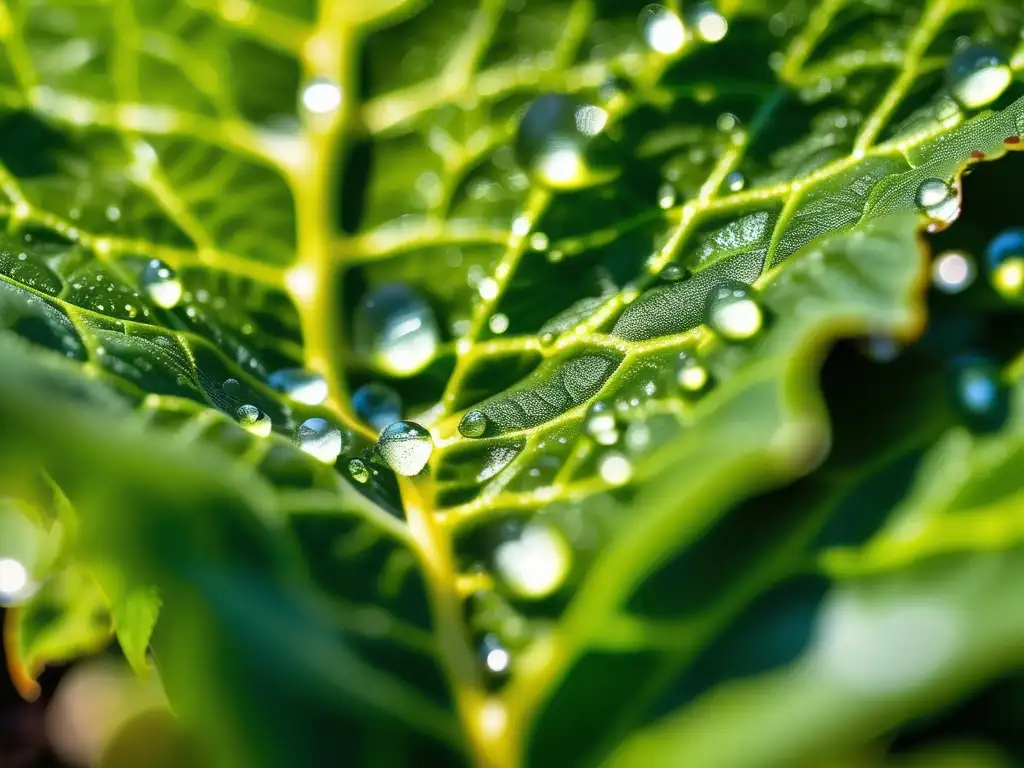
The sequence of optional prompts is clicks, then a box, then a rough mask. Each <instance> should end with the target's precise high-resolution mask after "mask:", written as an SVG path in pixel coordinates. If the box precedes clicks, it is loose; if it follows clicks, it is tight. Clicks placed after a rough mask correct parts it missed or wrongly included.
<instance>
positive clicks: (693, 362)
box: [676, 352, 711, 395]
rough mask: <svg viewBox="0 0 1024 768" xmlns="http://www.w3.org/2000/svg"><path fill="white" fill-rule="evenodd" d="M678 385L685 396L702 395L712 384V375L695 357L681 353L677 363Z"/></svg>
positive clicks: (687, 353)
mask: <svg viewBox="0 0 1024 768" xmlns="http://www.w3.org/2000/svg"><path fill="white" fill-rule="evenodd" d="M676 383H677V384H679V388H680V389H681V390H682V391H683V393H684V394H687V395H696V394H700V393H701V392H703V391H704V390H705V389H706V388H707V386H708V384H710V383H711V374H710V373H709V372H708V369H707V368H706V367H705V366H704V364H703V363H702V362H701V361H700V360H698V359H697V358H696V357H695V356H694V355H692V354H690V353H689V352H680V353H679V360H678V362H677V363H676Z"/></svg>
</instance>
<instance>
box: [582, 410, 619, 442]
mask: <svg viewBox="0 0 1024 768" xmlns="http://www.w3.org/2000/svg"><path fill="white" fill-rule="evenodd" d="M583 428H584V429H585V430H586V432H587V434H588V435H590V437H591V438H592V439H593V441H594V442H595V443H597V444H598V445H614V444H615V443H616V442H617V441H618V439H619V427H618V423H617V421H616V419H615V410H614V409H613V408H612V407H611V405H609V404H608V403H594V404H593V405H592V406H590V408H589V410H587V416H586V419H585V420H584V422H583Z"/></svg>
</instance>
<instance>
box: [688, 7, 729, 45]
mask: <svg viewBox="0 0 1024 768" xmlns="http://www.w3.org/2000/svg"><path fill="white" fill-rule="evenodd" d="M686 26H687V28H688V29H692V30H694V31H695V32H696V35H697V37H699V38H700V39H701V40H703V41H704V42H706V43H717V42H718V41H719V40H721V39H722V38H723V37H725V35H726V33H728V31H729V22H728V21H726V20H725V17H724V16H723V15H722V14H720V13H719V12H718V11H717V10H716V9H715V7H714V5H712V4H711V3H702V4H700V5H695V6H693V8H692V9H691V10H690V11H689V12H688V13H687V14H686Z"/></svg>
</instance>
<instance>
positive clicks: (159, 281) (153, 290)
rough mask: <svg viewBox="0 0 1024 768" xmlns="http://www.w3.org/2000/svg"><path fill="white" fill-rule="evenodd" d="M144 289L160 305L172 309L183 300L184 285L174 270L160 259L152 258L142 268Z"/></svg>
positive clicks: (142, 285)
mask: <svg viewBox="0 0 1024 768" xmlns="http://www.w3.org/2000/svg"><path fill="white" fill-rule="evenodd" d="M140 282H141V287H142V290H143V291H145V293H146V295H147V296H149V298H150V299H151V300H152V301H153V303H154V304H156V305H157V306H159V307H163V308H164V309H172V308H173V307H175V306H177V304H178V302H179V301H181V296H182V292H183V289H182V286H181V281H180V280H178V276H177V275H176V274H175V273H174V270H173V269H171V268H170V267H169V266H167V265H166V264H164V263H163V262H162V261H160V260H159V259H152V260H151V261H150V262H149V263H148V264H146V266H145V268H144V269H143V270H142V279H141V281H140Z"/></svg>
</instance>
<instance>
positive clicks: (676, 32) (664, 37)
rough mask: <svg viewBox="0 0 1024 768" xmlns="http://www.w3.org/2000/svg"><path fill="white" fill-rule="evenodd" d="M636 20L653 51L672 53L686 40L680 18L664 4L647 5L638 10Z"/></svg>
mask: <svg viewBox="0 0 1024 768" xmlns="http://www.w3.org/2000/svg"><path fill="white" fill-rule="evenodd" d="M638 21H639V24H640V31H641V33H642V34H643V36H644V40H646V41H647V45H649V46H650V47H651V50H653V51H657V52H658V53H664V54H666V55H668V54H673V53H676V52H677V51H678V50H679V49H680V48H682V47H683V43H684V42H686V30H685V29H683V22H682V19H680V18H679V17H678V16H676V14H674V13H673V12H672V11H670V10H669V9H668V8H665V7H664V6H661V5H648V6H647V7H646V8H644V9H643V10H642V11H640V18H639V20H638Z"/></svg>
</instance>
